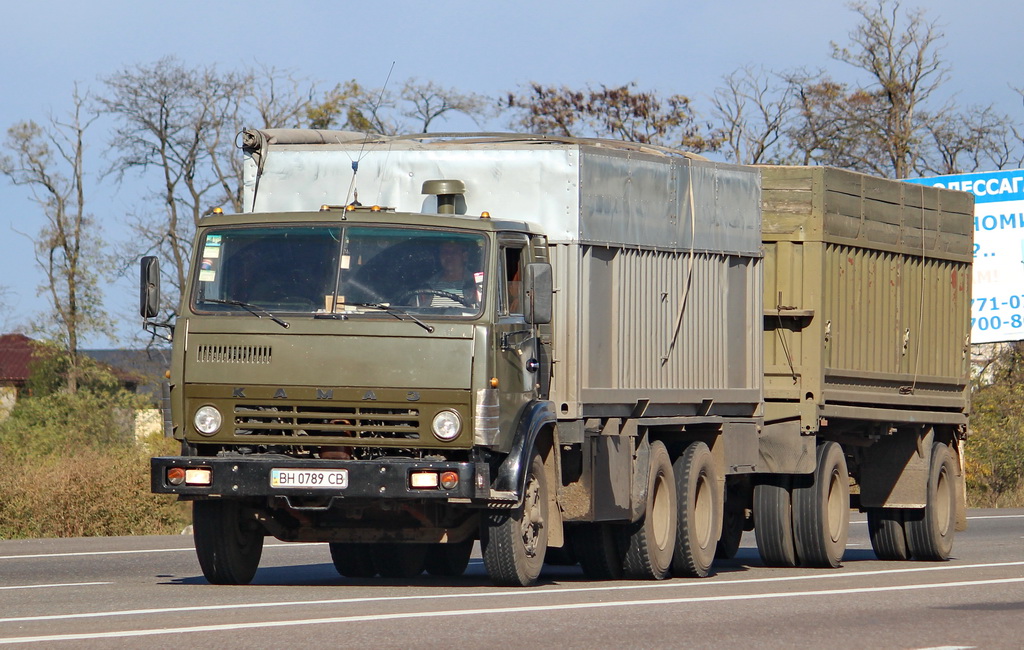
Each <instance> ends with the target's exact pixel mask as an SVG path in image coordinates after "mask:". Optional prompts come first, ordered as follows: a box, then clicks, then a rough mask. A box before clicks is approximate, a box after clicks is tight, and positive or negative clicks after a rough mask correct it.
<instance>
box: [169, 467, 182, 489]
mask: <svg viewBox="0 0 1024 650" xmlns="http://www.w3.org/2000/svg"><path fill="white" fill-rule="evenodd" d="M167 482H168V483H170V484H171V485H181V484H182V483H184V482H185V469H184V468H183V467H172V468H170V469H168V470H167Z"/></svg>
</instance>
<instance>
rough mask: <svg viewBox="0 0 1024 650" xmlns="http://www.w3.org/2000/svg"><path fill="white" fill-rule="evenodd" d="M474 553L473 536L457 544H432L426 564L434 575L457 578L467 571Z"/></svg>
mask: <svg viewBox="0 0 1024 650" xmlns="http://www.w3.org/2000/svg"><path fill="white" fill-rule="evenodd" d="M472 554H473V538H472V537H470V538H469V539H467V540H465V541H462V542H458V543H456V544H431V545H429V547H428V549H427V558H426V563H425V565H424V566H425V568H426V569H427V573H429V574H430V575H432V576H438V577H445V578H457V577H459V576H461V575H462V574H463V573H465V572H466V567H467V566H469V556H470V555H472Z"/></svg>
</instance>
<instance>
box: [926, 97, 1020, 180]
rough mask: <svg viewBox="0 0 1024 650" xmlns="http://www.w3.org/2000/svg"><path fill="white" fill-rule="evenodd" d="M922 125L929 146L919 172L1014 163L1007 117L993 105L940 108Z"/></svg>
mask: <svg viewBox="0 0 1024 650" xmlns="http://www.w3.org/2000/svg"><path fill="white" fill-rule="evenodd" d="M924 129H925V131H926V132H927V134H928V135H929V136H930V140H929V141H928V144H929V145H930V146H929V147H928V150H927V152H926V155H925V156H923V157H922V160H921V162H920V164H919V165H918V167H917V169H916V170H915V171H917V172H918V173H920V174H940V175H941V174H962V173H969V172H976V171H983V170H986V169H992V168H995V169H1003V168H1004V167H1006V166H1008V165H1011V164H1014V162H1013V158H1012V152H1013V150H1014V144H1013V142H1012V140H1013V131H1012V129H1011V126H1010V119H1009V117H1008V116H1006V115H1002V114H1000V113H997V112H996V110H995V109H994V108H993V107H992V106H974V107H970V108H968V109H966V110H965V111H964V112H963V113H960V112H954V111H944V112H941V113H940V114H939V115H937V116H936V117H935V118H933V119H932V120H929V121H928V122H927V123H925V125H924Z"/></svg>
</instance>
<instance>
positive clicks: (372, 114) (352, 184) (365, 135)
mask: <svg viewBox="0 0 1024 650" xmlns="http://www.w3.org/2000/svg"><path fill="white" fill-rule="evenodd" d="M394 71H395V62H394V61H392V62H391V68H390V69H388V75H387V77H385V78H384V85H383V86H381V88H380V93H379V94H378V95H377V103H376V104H374V106H373V110H372V111H371V112H370V120H369V121H368V123H367V125H366V131H365V132H364V133H363V142H362V144H360V145H359V154H358V155H357V156H356V159H355V160H352V181H351V182H350V183H349V186H348V192H346V193H345V205H348V203H349V198H350V197H352V196H353V195H354V194H355V192H356V187H355V186H356V174H358V173H359V161H360V160H362V159H363V150H364V149H365V148H366V143H367V142H368V141H369V140H370V128H371V127H372V126H373V124H374V122H376V121H377V111H378V110H380V106H381V104H382V103H383V102H384V93H385V92H386V91H387V89H388V82H390V81H391V73H393V72H394ZM350 160H351V159H350Z"/></svg>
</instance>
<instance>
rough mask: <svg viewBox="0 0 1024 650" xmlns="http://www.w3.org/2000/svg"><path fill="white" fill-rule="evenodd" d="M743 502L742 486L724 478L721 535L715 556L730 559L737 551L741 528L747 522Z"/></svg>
mask: <svg viewBox="0 0 1024 650" xmlns="http://www.w3.org/2000/svg"><path fill="white" fill-rule="evenodd" d="M745 503H746V500H745V499H744V495H743V491H742V488H741V487H738V486H737V485H736V484H735V483H730V482H729V480H728V479H726V483H725V504H724V506H723V508H722V536H721V537H719V538H718V546H717V547H716V548H715V557H716V558H718V559H721V560H731V559H732V558H734V557H736V553H738V552H739V550H740V541H741V540H742V539H743V530H744V528H746V523H747V521H746V520H747V517H746V512H744V506H745Z"/></svg>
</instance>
